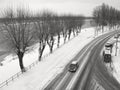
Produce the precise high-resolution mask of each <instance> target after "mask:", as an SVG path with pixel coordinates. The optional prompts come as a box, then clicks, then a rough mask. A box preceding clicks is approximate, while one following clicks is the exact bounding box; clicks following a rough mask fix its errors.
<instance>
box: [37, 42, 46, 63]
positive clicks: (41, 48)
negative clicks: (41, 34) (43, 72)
mask: <svg viewBox="0 0 120 90" xmlns="http://www.w3.org/2000/svg"><path fill="white" fill-rule="evenodd" d="M45 46H46V45H41V44H40V46H39V61H41V58H42V54H43V51H44V49H45Z"/></svg>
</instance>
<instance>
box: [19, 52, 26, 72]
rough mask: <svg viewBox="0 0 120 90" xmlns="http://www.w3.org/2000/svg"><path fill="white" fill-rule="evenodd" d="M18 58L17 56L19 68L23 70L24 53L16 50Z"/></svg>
mask: <svg viewBox="0 0 120 90" xmlns="http://www.w3.org/2000/svg"><path fill="white" fill-rule="evenodd" d="M17 55H18V58H19V65H20V69H21V71H22V72H25V67H24V65H23V56H24V53H23V52H20V51H19V52H18V54H17Z"/></svg>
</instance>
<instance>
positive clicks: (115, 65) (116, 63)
mask: <svg viewBox="0 0 120 90" xmlns="http://www.w3.org/2000/svg"><path fill="white" fill-rule="evenodd" d="M108 43H112V44H113V48H112V53H111V55H112V64H111V66H110V64H106V66H107V68H108V71H109V72H110V73H111V74H112V75H113V76H114V77H115V79H116V80H117V81H118V82H119V83H120V37H119V38H118V41H117V44H116V38H114V37H112V38H111V39H110V40H109V41H108ZM116 47H117V49H116Z"/></svg>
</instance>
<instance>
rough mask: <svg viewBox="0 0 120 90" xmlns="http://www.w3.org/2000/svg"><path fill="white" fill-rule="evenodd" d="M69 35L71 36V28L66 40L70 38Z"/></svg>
mask: <svg viewBox="0 0 120 90" xmlns="http://www.w3.org/2000/svg"><path fill="white" fill-rule="evenodd" d="M70 36H71V30H69V32H68V40H70Z"/></svg>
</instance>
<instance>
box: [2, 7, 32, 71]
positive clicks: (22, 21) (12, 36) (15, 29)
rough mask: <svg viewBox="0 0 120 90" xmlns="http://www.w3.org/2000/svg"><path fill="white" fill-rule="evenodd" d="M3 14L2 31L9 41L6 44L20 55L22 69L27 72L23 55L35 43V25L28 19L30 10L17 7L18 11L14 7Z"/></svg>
mask: <svg viewBox="0 0 120 90" xmlns="http://www.w3.org/2000/svg"><path fill="white" fill-rule="evenodd" d="M3 16H4V20H3V22H2V23H3V25H2V27H1V32H2V33H3V35H4V39H5V41H6V43H7V44H6V46H7V47H8V49H9V50H10V51H12V53H15V54H16V55H17V56H18V59H19V65H20V69H21V71H22V72H25V67H24V65H23V56H24V54H25V53H26V52H27V51H29V50H31V48H29V47H30V46H31V45H33V44H34V40H33V34H32V28H33V25H31V23H30V22H28V21H27V20H28V19H29V17H30V13H29V11H28V10H27V11H26V10H25V9H21V8H20V9H17V10H16V12H15V11H13V9H8V10H5V11H4V13H3Z"/></svg>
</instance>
